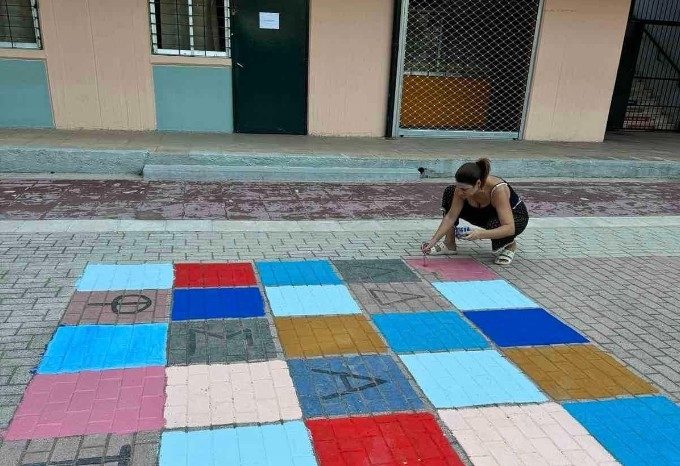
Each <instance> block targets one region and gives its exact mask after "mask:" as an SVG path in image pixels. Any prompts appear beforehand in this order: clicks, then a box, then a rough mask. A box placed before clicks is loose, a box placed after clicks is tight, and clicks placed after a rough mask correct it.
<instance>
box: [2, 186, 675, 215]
mask: <svg viewBox="0 0 680 466" xmlns="http://www.w3.org/2000/svg"><path fill="white" fill-rule="evenodd" d="M448 184H450V182H448V181H442V182H437V183H431V182H425V183H375V184H370V185H369V184H333V183H177V182H147V181H132V180H14V179H4V180H1V179H0V219H33V220H46V219H87V218H92V219H106V218H112V219H138V220H172V219H230V220H303V219H307V220H318V219H329V218H333V219H352V220H355V219H374V218H422V217H432V216H436V215H438V214H439V209H440V206H441V197H442V193H443V191H444V188H445V187H446V186H447V185H448ZM513 186H514V187H515V188H516V190H517V192H518V193H519V194H520V195H521V196H522V197H523V199H524V200H525V202H526V204H527V206H528V208H529V212H530V213H531V214H532V215H533V216H541V217H543V216H556V217H570V216H620V215H629V216H636V215H640V216H649V215H678V214H680V204H678V202H676V201H677V193H678V192H679V191H680V183H678V182H654V183H645V182H639V181H629V182H620V181H619V182H617V181H616V180H612V181H609V180H608V181H603V182H596V181H592V180H574V181H549V182H548V181H519V182H513Z"/></svg>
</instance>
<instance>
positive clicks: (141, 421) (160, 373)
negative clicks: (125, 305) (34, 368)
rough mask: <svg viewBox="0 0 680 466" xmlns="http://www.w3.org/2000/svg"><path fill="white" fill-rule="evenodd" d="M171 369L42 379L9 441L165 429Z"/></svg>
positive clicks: (16, 420) (13, 425)
mask: <svg viewBox="0 0 680 466" xmlns="http://www.w3.org/2000/svg"><path fill="white" fill-rule="evenodd" d="M164 406H165V368H164V367H142V368H137V369H122V370H108V371H85V372H78V373H75V374H58V375H44V374H39V375H36V376H35V377H34V378H33V380H31V383H29V384H28V388H26V392H25V393H24V398H23V399H22V400H21V404H20V405H19V408H18V409H17V411H16V413H15V414H14V418H13V419H12V422H11V423H10V425H9V428H8V429H7V431H6V433H5V439H6V440H23V439H36V438H48V437H68V436H72V435H83V434H108V433H111V434H127V433H131V432H140V431H149V430H159V429H162V428H163V427H164V424H165V421H164V418H163V407H164Z"/></svg>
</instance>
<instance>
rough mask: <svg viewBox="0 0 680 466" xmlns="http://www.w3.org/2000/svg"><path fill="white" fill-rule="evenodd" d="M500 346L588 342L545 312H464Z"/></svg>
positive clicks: (537, 310) (518, 310)
mask: <svg viewBox="0 0 680 466" xmlns="http://www.w3.org/2000/svg"><path fill="white" fill-rule="evenodd" d="M464 314H465V317H467V318H468V319H470V320H471V321H472V323H473V324H475V325H476V326H477V327H479V329H480V330H481V331H482V332H484V334H485V335H486V336H488V337H489V338H490V339H491V341H493V342H494V343H495V344H496V345H498V346H500V347H509V346H539V345H557V344H569V343H587V342H588V339H587V338H586V337H584V336H583V335H581V334H580V333H578V332H577V331H576V330H574V329H573V328H571V327H569V326H568V325H566V324H564V323H562V322H561V321H560V320H559V319H557V318H556V317H554V316H553V315H552V314H549V313H548V312H546V310H545V309H504V310H499V311H471V312H465V313H464Z"/></svg>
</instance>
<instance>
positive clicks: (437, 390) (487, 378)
mask: <svg viewBox="0 0 680 466" xmlns="http://www.w3.org/2000/svg"><path fill="white" fill-rule="evenodd" d="M399 357H400V358H401V360H402V361H403V362H404V364H405V365H406V367H407V368H408V370H409V371H410V372H411V374H413V378H414V379H415V380H416V382H417V383H418V385H420V387H421V388H422V389H423V392H425V395H426V396H427V397H428V398H429V399H430V401H431V402H432V404H433V405H434V406H435V407H436V408H461V407H465V406H485V405H493V404H497V403H532V402H542V401H546V400H547V398H546V397H545V395H543V394H542V393H541V392H540V391H539V389H538V388H537V387H536V386H535V385H534V384H533V383H532V382H531V380H529V379H528V378H527V377H526V376H525V375H524V374H523V373H522V372H520V371H519V370H518V369H517V368H516V367H515V366H513V365H512V364H511V363H510V362H508V361H507V360H506V359H504V358H503V357H502V356H501V355H500V354H499V353H498V352H497V351H494V350H482V351H456V352H447V353H418V354H405V355H401V356H399Z"/></svg>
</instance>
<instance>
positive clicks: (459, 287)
mask: <svg viewBox="0 0 680 466" xmlns="http://www.w3.org/2000/svg"><path fill="white" fill-rule="evenodd" d="M432 285H433V286H434V287H435V288H436V289H437V290H438V291H439V292H440V293H441V294H443V295H444V297H445V298H446V299H448V300H449V301H451V302H452V303H453V305H454V306H456V308H458V309H460V310H461V311H478V310H485V309H523V308H536V307H540V306H539V305H538V304H536V303H535V302H533V301H532V300H531V299H529V298H528V297H526V296H525V295H523V294H522V293H520V291H519V290H517V288H514V287H513V286H512V285H510V284H509V283H508V282H506V281H505V280H476V281H468V282H437V283H433V284H432Z"/></svg>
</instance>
